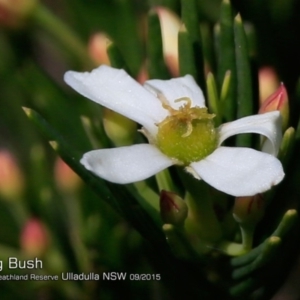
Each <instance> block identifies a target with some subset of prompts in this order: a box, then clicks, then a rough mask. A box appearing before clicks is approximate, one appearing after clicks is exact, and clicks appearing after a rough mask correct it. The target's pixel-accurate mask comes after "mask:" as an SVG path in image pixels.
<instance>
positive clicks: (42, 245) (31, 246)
mask: <svg viewBox="0 0 300 300" xmlns="http://www.w3.org/2000/svg"><path fill="white" fill-rule="evenodd" d="M20 245H21V249H22V250H23V251H24V252H25V254H27V255H28V256H29V257H40V256H42V255H43V254H44V253H45V252H46V250H47V248H48V245H49V236H48V233H47V231H46V229H45V227H44V225H43V223H42V222H41V221H40V220H38V219H37V218H31V219H29V220H28V221H27V223H26V224H25V226H24V227H23V229H22V232H21V237H20Z"/></svg>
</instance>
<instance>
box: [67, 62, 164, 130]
mask: <svg viewBox="0 0 300 300" xmlns="http://www.w3.org/2000/svg"><path fill="white" fill-rule="evenodd" d="M64 80H65V82H66V83H67V84H69V85H70V86H71V87H72V88H73V89H74V90H76V91H77V92H79V93H80V94H82V95H83V96H85V97H87V98H89V99H91V100H93V101H95V102H97V103H99V104H101V105H103V106H105V107H107V108H110V109H112V110H114V111H116V112H118V113H120V114H122V115H124V116H126V117H128V118H129V119H131V120H134V121H136V122H137V123H139V124H141V125H143V126H144V127H145V128H146V129H147V130H148V131H149V132H150V133H151V134H153V135H155V134H156V132H157V128H156V126H155V123H158V122H160V121H162V120H163V119H164V118H165V117H166V116H167V111H166V110H165V109H164V108H163V107H162V105H161V102H160V101H159V100H158V99H157V98H156V97H153V95H152V94H151V93H149V92H148V91H147V90H146V89H145V88H144V87H143V86H141V85H140V84H139V83H138V82H136V81H135V80H134V79H133V78H131V77H130V76H129V75H128V74H127V73H126V72H125V71H124V70H118V69H114V68H111V67H108V66H105V65H102V66H100V67H99V68H97V69H94V70H93V71H92V72H91V73H88V72H85V73H79V72H73V71H68V72H66V74H65V77H64Z"/></svg>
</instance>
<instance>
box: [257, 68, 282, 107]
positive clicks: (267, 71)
mask: <svg viewBox="0 0 300 300" xmlns="http://www.w3.org/2000/svg"><path fill="white" fill-rule="evenodd" d="M258 83H259V103H260V106H261V105H262V104H263V102H264V101H265V100H266V99H267V97H268V96H269V95H271V94H273V93H274V92H275V91H276V89H277V87H278V85H279V79H278V77H277V74H276V72H275V70H274V69H273V68H272V67H263V68H261V69H260V70H259V73H258Z"/></svg>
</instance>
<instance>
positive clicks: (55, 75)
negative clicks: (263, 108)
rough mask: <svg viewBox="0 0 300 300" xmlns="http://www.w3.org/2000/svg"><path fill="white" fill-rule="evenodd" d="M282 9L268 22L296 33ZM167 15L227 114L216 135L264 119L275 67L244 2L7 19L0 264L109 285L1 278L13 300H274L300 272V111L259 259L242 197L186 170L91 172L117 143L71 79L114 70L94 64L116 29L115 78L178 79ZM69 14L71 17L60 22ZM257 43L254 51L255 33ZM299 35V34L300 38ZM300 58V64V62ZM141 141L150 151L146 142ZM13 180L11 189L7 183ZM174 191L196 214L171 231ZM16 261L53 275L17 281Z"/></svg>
mask: <svg viewBox="0 0 300 300" xmlns="http://www.w3.org/2000/svg"><path fill="white" fill-rule="evenodd" d="M277 2H278V1H277ZM278 3H279V2H278ZM278 3H277V4H276V5H275V7H274V8H273V10H272V13H270V14H269V15H268V18H270V19H271V20H273V23H272V24H273V25H274V22H275V21H278V22H279V23H280V22H281V24H283V27H284V28H285V27H286V26H288V25H287V23H288V21H289V16H290V17H292V16H293V10H292V9H291V7H292V6H293V4H292V1H287V3H288V4H286V6H285V10H284V12H285V14H284V17H282V16H280V14H279V13H278V7H279V4H278ZM233 4H235V2H234V1H233ZM154 5H163V6H167V7H169V8H171V9H173V11H175V12H176V13H177V14H178V15H179V16H180V18H181V22H182V24H181V27H180V30H179V32H178V52H179V56H178V58H177V60H176V63H178V65H179V73H180V75H181V76H183V75H186V74H191V75H192V76H193V77H194V78H195V80H196V82H197V83H198V84H199V86H200V87H201V88H202V90H203V92H204V94H205V95H206V97H205V98H206V99H207V102H208V108H209V111H210V113H214V114H216V117H215V119H214V120H215V124H216V125H217V126H218V125H220V124H221V123H223V122H224V121H226V122H227V121H233V120H235V119H237V118H241V117H244V116H248V115H252V114H256V113H257V111H258V109H257V108H258V106H259V103H258V100H259V99H258V87H257V82H258V70H257V69H255V67H254V66H255V64H256V65H258V64H259V63H260V64H261V66H263V65H264V64H267V63H269V60H265V61H264V60H263V56H262V57H260V56H259V51H254V50H257V49H262V48H263V49H264V45H263V44H262V42H261V40H259V41H258V45H257V49H254V48H253V47H254V46H253V44H252V45H251V49H250V47H249V37H248V36H247V30H246V26H247V24H246V22H245V21H244V20H242V17H241V15H239V14H237V15H236V16H235V14H236V11H237V9H236V8H239V5H240V4H237V5H236V7H233V6H232V5H231V4H230V3H229V1H228V0H224V1H223V2H222V3H219V2H218V1H209V0H207V1H196V0H191V1H185V0H181V1H176V0H173V1H172V0H168V1H145V2H143V3H142V1H131V0H113V1H98V2H97V1H82V0H74V1H73V0H72V1H71V0H65V1H54V2H53V7H51V8H50V7H46V6H45V5H43V4H41V3H39V4H38V7H37V8H36V9H35V10H34V11H33V12H32V14H31V16H30V19H29V20H27V21H28V22H27V23H25V24H26V25H24V27H23V28H14V29H12V28H4V24H2V23H1V22H3V21H2V20H1V18H0V26H1V27H0V30H1V31H0V44H1V47H0V58H1V59H0V77H1V81H0V90H1V95H0V97H1V101H0V133H1V139H0V146H1V147H0V225H1V230H0V261H3V262H4V266H3V270H0V271H2V272H1V275H0V276H2V275H10V274H17V275H25V274H30V273H35V274H38V275H53V276H54V275H58V276H59V277H61V274H62V273H63V274H66V273H68V272H71V273H78V274H81V273H85V274H89V273H93V274H99V276H100V280H98V281H97V280H96V281H95V280H94V281H72V280H67V281H62V280H58V281H49V280H48V281H44V282H43V281H33V280H32V281H29V282H21V281H9V280H0V283H1V284H0V286H1V297H3V299H39V298H40V297H44V296H43V295H46V297H47V299H48V298H49V299H104V300H106V299H107V300H110V299H119V298H128V299H157V298H161V299H241V298H244V299H270V298H271V297H272V295H274V294H275V293H276V291H277V289H278V288H279V286H280V285H282V284H283V282H284V280H285V278H286V277H287V274H288V272H289V271H290V269H291V266H292V265H293V264H294V262H295V261H296V259H297V253H298V251H299V236H300V235H299V230H300V225H299V224H300V223H299V219H298V213H297V211H298V209H299V194H300V190H299V178H300V173H299V170H300V168H299V166H300V161H299V155H298V153H299V150H300V149H299V147H300V145H299V137H300V135H299V132H300V127H299V120H298V118H299V110H298V109H294V110H293V109H292V110H291V111H292V113H291V116H290V124H289V125H290V126H294V127H289V128H288V129H287V130H286V131H285V133H284V135H283V142H282V144H281V148H280V153H279V159H280V160H281V161H282V163H283V165H284V168H285V173H286V178H285V180H284V181H283V182H282V183H281V184H280V185H279V186H277V187H274V188H273V189H272V190H271V191H269V192H267V193H265V194H264V195H263V197H264V201H265V203H266V206H267V207H266V213H265V217H264V218H263V220H262V221H261V222H260V223H259V224H258V226H257V227H256V230H255V234H254V243H253V249H252V250H250V251H246V250H245V249H244V248H243V244H242V241H241V237H240V231H239V227H238V225H237V224H236V223H235V222H234V219H233V218H232V215H231V214H232V206H233V203H234V199H233V197H229V196H227V195H224V194H222V193H221V192H218V191H216V190H213V189H212V188H210V187H209V186H208V185H207V184H205V183H204V182H203V181H198V180H196V179H194V178H193V177H192V176H191V175H189V174H187V173H186V172H184V171H182V169H179V168H178V169H177V168H176V167H172V168H170V169H169V170H165V171H163V172H161V173H159V174H157V175H156V176H155V177H153V178H150V179H147V180H145V181H143V182H139V183H134V184H128V185H118V184H113V183H110V182H106V181H105V180H103V179H100V178H98V177H96V176H95V175H93V174H92V173H91V172H89V171H87V170H86V169H85V168H84V167H83V165H81V164H80V158H81V157H82V155H83V153H85V152H86V151H89V150H91V149H92V148H111V147H113V146H114V144H115V143H114V142H113V141H111V140H110V139H109V137H108V135H107V134H106V132H105V126H104V125H103V122H102V120H103V116H104V114H105V112H104V111H103V108H101V107H99V106H97V105H96V104H94V103H90V102H88V101H86V100H84V99H83V98H82V97H81V96H79V95H77V94H75V93H73V92H72V91H70V90H69V89H68V88H67V87H66V85H65V84H64V82H63V80H62V78H63V73H64V72H65V71H66V70H69V69H76V70H80V71H89V70H91V69H92V68H94V67H96V66H97V65H99V64H101V63H102V60H103V58H100V59H99V58H95V56H93V54H92V53H93V51H94V52H95V51H96V52H97V51H98V52H101V51H100V50H99V49H97V48H96V49H93V51H91V49H90V47H92V46H91V44H89V43H90V42H89V40H90V37H91V36H92V35H93V33H95V32H98V31H104V32H105V33H106V34H107V36H108V37H109V39H110V41H111V42H110V43H109V44H108V45H107V47H105V49H104V50H105V51H106V50H107V55H108V58H109V60H110V63H111V66H113V67H115V68H123V69H125V70H126V71H127V72H128V73H129V74H131V75H132V76H133V77H135V78H138V79H139V80H141V81H143V79H141V78H142V75H141V74H143V75H144V76H145V74H146V75H147V76H148V77H149V78H150V79H151V78H159V79H169V78H171V77H172V76H174V74H173V75H171V70H172V68H170V66H168V61H167V60H166V58H165V53H164V52H163V40H162V29H161V25H160V23H161V20H160V16H159V14H158V12H157V7H154ZM244 5H245V7H246V6H247V5H248V4H247V1H245V2H244ZM265 5H267V4H259V2H258V1H253V3H252V4H249V6H250V8H251V9H250V11H251V13H250V17H249V19H250V20H251V19H254V21H255V13H256V12H259V13H260V14H261V13H262V11H263V9H264V10H268V9H271V8H268V7H266V6H265ZM295 6H296V4H295ZM62 8H63V9H64V10H63V11H64V12H63V13H56V12H59V11H60V9H62ZM241 9H242V10H243V7H241ZM0 14H1V13H0ZM251 14H252V15H251ZM242 15H243V13H242ZM274 20H275V21H274ZM255 25H256V26H255V27H254V28H255V30H256V31H257V32H258V33H259V32H262V31H263V30H264V25H260V23H259V22H258V23H255ZM2 27H3V28H2ZM267 29H268V30H270V28H267ZM251 35H252V36H251V37H250V39H253V31H252V32H251ZM286 35H287V36H294V32H293V31H290V32H286ZM213 41H214V45H213ZM88 46H90V47H88ZM98 46H99V45H98ZM98 46H97V47H98ZM94 47H95V46H94ZM266 48H267V47H266ZM102 50H103V49H102ZM250 50H251V51H250ZM268 51H269V52H270V58H271V59H270V61H275V63H274V65H275V66H279V71H280V74H283V76H284V78H283V80H285V81H286V82H287V83H288V92H289V95H290V105H291V107H292V108H298V107H299V98H300V88H299V87H300V84H298V85H297V84H296V82H297V80H298V76H299V72H298V73H297V74H296V73H295V72H294V73H291V74H289V71H288V70H289V67H290V66H291V62H287V64H286V66H285V68H286V69H285V68H284V67H283V65H284V63H283V62H282V60H283V58H282V57H281V56H280V55H279V54H280V53H278V52H277V51H276V49H268ZM250 52H251V53H250ZM254 53H256V54H257V55H258V56H257V57H254V56H253V55H254ZM250 54H251V60H250ZM285 58H286V56H285ZM292 59H293V60H295V64H296V63H297V61H298V60H299V59H298V57H292ZM254 61H255V64H254V63H253V62H254ZM175 75H178V76H179V74H175ZM298 82H299V80H298ZM21 107H23V110H24V112H25V114H24V113H23V112H22V109H21ZM27 107H30V108H27ZM294 128H295V129H294ZM132 138H133V140H134V141H135V142H137V143H140V142H143V141H144V140H143V137H142V136H141V135H140V133H138V132H136V133H134V134H133V137H132ZM260 143H261V141H258V140H255V139H254V138H253V137H252V136H250V135H241V136H239V137H238V138H236V139H231V140H229V142H228V145H227V146H242V147H254V148H256V149H260ZM49 145H50V146H49ZM53 150H54V151H53ZM183 152H184V150H183ZM2 153H9V155H10V156H6V154H5V155H3V157H4V160H2ZM8 157H9V158H8ZM59 157H60V158H61V159H62V160H63V161H64V162H65V163H66V164H67V165H68V166H69V167H70V168H71V169H72V170H73V171H74V172H75V173H76V174H77V175H79V177H80V178H81V179H79V178H78V177H74V176H75V173H74V172H72V171H71V170H69V169H68V170H67V171H65V168H66V166H65V165H64V167H58V166H59V164H62V161H60V160H59ZM10 159H11V161H12V162H11V161H10ZM7 165H9V168H8V169H7ZM7 170H10V171H11V172H7ZM2 176H3V177H2ZM4 176H11V177H8V178H9V180H7V181H5V180H6V179H5V178H4ZM1 182H4V183H5V186H4V185H3V184H2V185H1ZM83 182H84V184H82V183H83ZM162 189H166V190H170V191H173V192H176V193H178V194H179V195H180V196H181V197H182V198H183V199H184V201H185V202H186V203H187V205H188V207H189V210H190V211H189V218H187V220H186V221H185V225H184V226H181V227H179V226H175V225H170V224H163V221H162V220H161V218H160V212H159V209H160V208H159V197H160V192H161V190H162ZM32 220H38V221H39V222H40V223H39V224H40V227H39V229H38V230H40V234H41V236H42V238H40V236H38V237H36V236H34V238H28V237H27V238H26V237H25V238H24V235H25V233H24V232H25V231H24V228H26V226H27V225H28V223H30V222H31V221H32ZM42 228H45V230H43V229H42ZM31 234H33V235H34V234H35V233H31ZM24 239H25V240H26V241H27V242H28V241H29V244H30V243H31V244H30V245H31V246H32V247H31V248H30V247H28V246H26V245H27V244H26V243H25V242H24ZM251 240H252V236H251ZM39 241H41V242H40V244H39ZM34 251H37V252H34ZM36 253H37V254H36ZM232 256H234V257H232ZM9 257H17V258H18V259H20V260H25V259H30V258H32V257H39V258H41V259H42V260H43V263H44V264H43V268H42V269H37V270H29V271H28V270H26V269H25V270H24V269H21V268H19V269H17V270H14V269H13V270H12V269H9V268H8V267H7V263H6V262H7V260H8V258H9ZM107 272H126V273H127V277H128V276H129V275H130V274H150V275H151V278H152V279H153V277H152V276H154V275H159V277H160V280H149V281H136V280H129V278H127V279H126V281H124V282H123V281H115V282H112V281H105V280H102V274H103V273H107ZM16 285H17V286H18V288H15V286H16ZM20 291H21V292H20ZM255 297H256V298H255ZM1 299H2V298H1Z"/></svg>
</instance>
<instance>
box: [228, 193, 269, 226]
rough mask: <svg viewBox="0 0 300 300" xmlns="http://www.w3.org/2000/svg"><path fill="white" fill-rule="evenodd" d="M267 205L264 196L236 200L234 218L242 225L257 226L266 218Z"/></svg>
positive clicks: (258, 195)
mask: <svg viewBox="0 0 300 300" xmlns="http://www.w3.org/2000/svg"><path fill="white" fill-rule="evenodd" d="M264 211H265V203H264V201H263V198H262V195H261V194H257V195H255V196H249V197H237V198H235V202H234V207H233V217H234V219H235V220H236V222H238V223H239V224H241V225H246V226H247V225H250V226H255V225H256V224H257V223H258V222H259V221H260V220H261V219H262V217H263V216H264Z"/></svg>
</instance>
